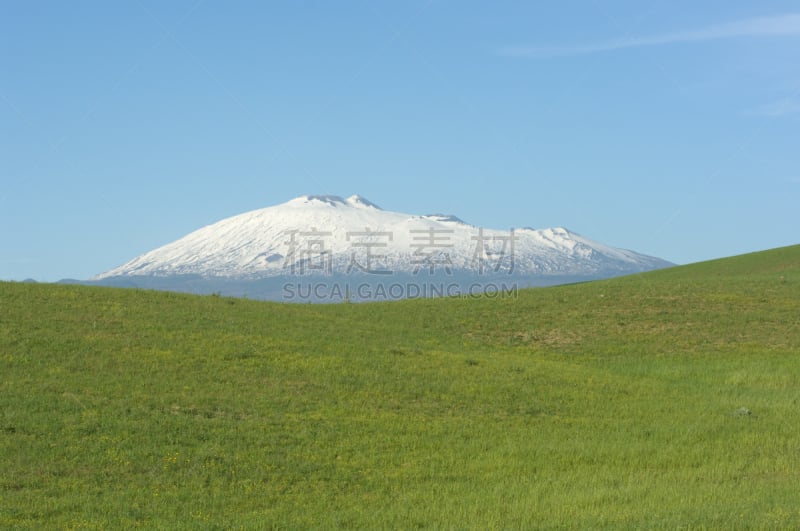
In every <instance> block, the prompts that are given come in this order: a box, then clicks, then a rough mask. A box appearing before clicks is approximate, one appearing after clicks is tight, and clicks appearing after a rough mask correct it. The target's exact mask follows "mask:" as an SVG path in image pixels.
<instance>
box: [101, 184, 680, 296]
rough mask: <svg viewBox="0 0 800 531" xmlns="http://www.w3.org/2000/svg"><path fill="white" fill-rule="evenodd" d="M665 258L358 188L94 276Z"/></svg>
mask: <svg viewBox="0 0 800 531" xmlns="http://www.w3.org/2000/svg"><path fill="white" fill-rule="evenodd" d="M670 265H672V264H670V263H669V262H666V261H664V260H661V259H658V258H653V257H650V256H644V255H641V254H638V253H635V252H632V251H627V250H622V249H617V248H614V247H609V246H606V245H603V244H600V243H598V242H595V241H592V240H590V239H588V238H584V237H582V236H580V235H578V234H575V233H572V232H570V231H568V230H567V229H564V228H552V229H541V230H534V229H531V228H522V229H516V230H496V229H486V228H481V227H476V226H473V225H470V224H468V223H465V222H464V221H462V220H460V219H459V218H457V217H455V216H452V215H443V214H432V215H423V216H419V215H410V214H404V213H400V212H391V211H386V210H382V209H381V208H380V207H378V206H377V205H375V204H374V203H371V202H370V201H368V200H366V199H365V198H363V197H360V196H358V195H354V196H351V197H348V198H347V199H343V198H341V197H338V196H330V195H327V196H301V197H298V198H296V199H292V200H291V201H288V202H286V203H283V204H281V205H277V206H273V207H269V208H264V209H260V210H254V211H252V212H246V213H244V214H240V215H237V216H233V217H230V218H227V219H223V220H222V221H219V222H217V223H214V224H212V225H208V226H206V227H203V228H201V229H199V230H196V231H194V232H192V233H191V234H188V235H187V236H185V237H183V238H181V239H179V240H177V241H174V242H172V243H169V244H167V245H164V246H163V247H159V248H158V249H154V250H152V251H150V252H148V253H145V254H143V255H141V256H139V257H137V258H134V259H133V260H131V261H130V262H128V263H126V264H123V265H121V266H119V267H116V268H114V269H112V270H110V271H106V272H105V273H102V274H100V275H98V276H97V277H95V278H94V279H93V280H94V281H96V282H100V283H104V284H117V285H119V284H126V285H131V284H132V283H133V284H137V282H136V281H138V285H148V286H149V287H166V288H167V289H169V279H182V280H183V281H184V284H185V281H186V280H187V279H191V286H192V287H191V288H190V289H189V290H190V291H201V292H202V291H209V290H207V289H205V288H203V287H202V284H203V283H204V282H205V283H208V285H209V286H210V285H211V284H214V285H215V286H220V285H224V284H225V282H226V281H227V282H233V283H235V284H236V285H237V286H239V287H238V288H237V290H233V291H235V292H236V294H245V295H252V296H259V294H257V293H250V294H248V293H247V290H246V289H245V290H244V291H245V292H244V293H242V289H243V288H242V287H241V286H242V285H243V283H247V282H256V281H264V280H266V279H290V280H293V279H311V278H315V279H319V278H320V277H323V278H324V277H327V278H329V279H330V278H337V279H339V280H341V279H342V278H348V277H353V278H361V279H364V278H368V279H370V281H372V282H373V283H376V282H378V283H379V282H388V279H389V278H391V277H393V276H394V277H397V276H405V277H409V278H415V279H420V278H423V277H425V276H430V277H439V278H446V277H454V278H455V277H458V278H461V279H463V278H464V276H465V275H466V276H469V277H470V278H472V279H473V282H474V281H475V279H477V280H481V279H483V280H486V279H489V278H512V277H513V278H514V279H521V280H524V281H525V282H524V284H525V285H537V284H538V285H542V284H554V283H559V282H570V281H574V280H587V279H594V278H605V277H611V276H617V275H622V274H628V273H635V272H640V271H646V270H650V269H657V268H662V267H667V266H670ZM405 277H404V278H405ZM273 285H274V283H273ZM198 286H199V287H198ZM184 288H185V286H184ZM178 289H180V288H178ZM216 291H219V290H216ZM222 291H224V290H222ZM268 298H274V297H268ZM317 298H320V297H317ZM395 298H396V297H395Z"/></svg>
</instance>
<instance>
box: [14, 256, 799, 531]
mask: <svg viewBox="0 0 800 531" xmlns="http://www.w3.org/2000/svg"><path fill="white" fill-rule="evenodd" d="M798 355H800V246H794V247H789V248H783V249H777V250H773V251H766V252H763V253H755V254H752V255H745V256H740V257H735V258H730V259H725V260H718V261H713V262H706V263H702V264H694V265H690V266H682V267H676V268H672V269H667V270H662V271H656V272H651V273H644V274H640V275H635V276H630V277H624V278H618V279H613V280H607V281H600V282H591V283H585V284H576V285H569V286H560V287H555V288H544V289H535V290H523V291H520V292H519V293H518V297H504V298H496V299H490V298H480V299H475V298H472V299H470V298H464V299H433V300H407V301H399V302H394V303H368V304H338V305H281V304H276V303H265V302H256V301H248V300H241V299H228V298H221V297H213V296H208V297H197V296H190V295H182V294H175V293H162V292H150V291H141V290H122V289H112V288H98V287H85V286H58V285H36V284H16V283H0V373H1V374H2V375H3V377H2V379H0V411H2V419H0V453H2V455H3V456H4V458H3V459H2V460H0V526H2V527H15V526H16V527H20V528H43V527H44V528H65V527H73V528H118V527H132V526H135V525H139V526H143V527H147V528H174V527H203V528H206V527H215V526H216V527H235V526H245V527H259V526H262V527H263V526H275V527H282V528H283V527H344V528H354V527H360V528H364V527H370V528H375V527H378V528H386V527H394V528H397V527H401V528H408V527H435V528H440V527H479V528H485V527H498V528H521V527H525V528H530V527H553V526H574V527H583V528H585V527H648V528H652V527H668V528H675V527H678V526H706V527H721V528H732V527H748V526H749V527H798V526H800V512H798V509H797V507H800V494H798V492H797V488H796V486H797V484H798V482H800V408H798V406H800V362H799V361H798V360H799V358H798Z"/></svg>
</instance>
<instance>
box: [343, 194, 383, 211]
mask: <svg viewBox="0 0 800 531" xmlns="http://www.w3.org/2000/svg"><path fill="white" fill-rule="evenodd" d="M347 204H348V205H351V206H354V207H361V208H375V209H377V210H383V209H382V208H381V207H379V206H378V205H376V204H375V203H373V202H372V201H370V200H369V199H367V198H366V197H364V196H360V195H358V194H355V195H351V196H350V197H348V198H347Z"/></svg>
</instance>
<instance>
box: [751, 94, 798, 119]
mask: <svg viewBox="0 0 800 531" xmlns="http://www.w3.org/2000/svg"><path fill="white" fill-rule="evenodd" d="M797 113H800V100H797V99H795V98H784V99H782V100H778V101H773V102H770V103H767V104H766V105H762V106H760V107H757V108H756V109H753V111H752V113H751V114H755V115H757V116H772V117H780V116H788V115H790V114H797Z"/></svg>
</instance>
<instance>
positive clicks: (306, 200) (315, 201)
mask: <svg viewBox="0 0 800 531" xmlns="http://www.w3.org/2000/svg"><path fill="white" fill-rule="evenodd" d="M287 204H289V205H294V206H303V205H327V206H332V207H340V206H349V207H356V208H373V209H375V210H381V208H380V207H379V206H378V205H376V204H375V203H373V202H371V201H369V200H368V199H366V198H365V197H362V196H360V195H351V196H350V197H348V198H347V199H344V198H342V197H341V196H338V195H301V196H300V197H295V198H294V199H292V200H291V201H289V202H288V203H287Z"/></svg>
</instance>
